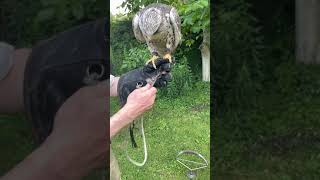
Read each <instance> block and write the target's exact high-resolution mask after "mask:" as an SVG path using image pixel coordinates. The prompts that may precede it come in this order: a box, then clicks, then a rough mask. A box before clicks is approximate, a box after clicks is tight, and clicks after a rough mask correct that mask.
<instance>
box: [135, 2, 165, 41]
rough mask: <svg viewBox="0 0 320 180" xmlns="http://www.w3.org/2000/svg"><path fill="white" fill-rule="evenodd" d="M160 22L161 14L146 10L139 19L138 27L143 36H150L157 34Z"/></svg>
mask: <svg viewBox="0 0 320 180" xmlns="http://www.w3.org/2000/svg"><path fill="white" fill-rule="evenodd" d="M161 21H162V18H161V12H160V11H159V10H158V9H156V8H150V9H147V10H146V11H145V12H144V13H142V17H141V18H140V19H139V25H140V28H141V31H142V33H143V35H144V36H151V35H153V34H154V33H155V32H157V30H158V29H159V27H160V24H161Z"/></svg>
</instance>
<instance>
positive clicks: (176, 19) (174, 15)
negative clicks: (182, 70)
mask: <svg viewBox="0 0 320 180" xmlns="http://www.w3.org/2000/svg"><path fill="white" fill-rule="evenodd" d="M170 23H171V25H172V27H173V32H174V47H175V48H176V47H178V45H179V43H180V42H181V19H180V16H179V14H178V12H177V10H176V9H175V8H174V7H173V8H172V9H171V11H170Z"/></svg>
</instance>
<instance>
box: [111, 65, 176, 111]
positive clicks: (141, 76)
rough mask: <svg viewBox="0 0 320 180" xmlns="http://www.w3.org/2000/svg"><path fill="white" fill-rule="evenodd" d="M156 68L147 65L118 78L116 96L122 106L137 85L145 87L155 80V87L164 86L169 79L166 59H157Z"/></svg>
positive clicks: (169, 67)
mask: <svg viewBox="0 0 320 180" xmlns="http://www.w3.org/2000/svg"><path fill="white" fill-rule="evenodd" d="M156 67H157V69H154V67H153V66H152V65H151V64H147V65H145V66H144V67H142V68H138V69H134V70H132V71H129V72H127V73H126V74H124V75H122V76H121V77H120V79H119V80H118V87H117V92H118V93H117V94H118V96H119V98H120V103H121V105H122V106H124V105H125V104H126V101H127V97H128V96H129V94H130V93H131V92H132V91H134V90H135V89H136V88H137V84H139V85H142V86H145V85H146V84H147V83H149V82H148V81H152V80H155V82H154V86H155V87H163V86H166V84H167V82H168V81H169V80H170V79H171V75H170V71H171V64H170V63H169V62H168V60H166V59H158V60H157V61H156ZM152 85H153V84H152Z"/></svg>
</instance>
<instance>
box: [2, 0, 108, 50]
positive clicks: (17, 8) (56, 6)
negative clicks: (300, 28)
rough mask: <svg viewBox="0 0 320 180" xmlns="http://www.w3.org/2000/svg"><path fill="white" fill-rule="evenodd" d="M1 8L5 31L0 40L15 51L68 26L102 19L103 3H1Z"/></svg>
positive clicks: (77, 0) (71, 0)
mask: <svg viewBox="0 0 320 180" xmlns="http://www.w3.org/2000/svg"><path fill="white" fill-rule="evenodd" d="M1 4H2V6H1V9H2V8H3V11H4V13H5V14H7V16H2V17H1V24H2V23H3V25H4V27H5V28H4V29H1V35H2V38H4V40H5V41H7V42H10V43H12V44H14V45H16V46H18V47H21V46H32V45H33V44H34V43H36V42H37V41H39V40H43V39H46V38H49V37H51V36H52V35H55V34H56V33H58V32H61V31H64V30H66V29H68V28H71V27H72V26H75V25H79V24H82V23H84V22H87V21H90V20H96V19H97V18H101V17H104V16H106V14H105V13H106V12H107V9H106V7H107V5H106V1H104V0H67V1H66V0H51V1H47V0H41V1H39V2H38V3H32V2H31V1H29V0H21V1H10V0H5V1H2V2H1ZM1 27H2V26H1Z"/></svg>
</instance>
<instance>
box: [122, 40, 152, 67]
mask: <svg viewBox="0 0 320 180" xmlns="http://www.w3.org/2000/svg"><path fill="white" fill-rule="evenodd" d="M123 55H124V58H123V60H122V66H121V72H127V71H129V70H132V69H136V68H138V67H142V66H143V65H144V64H145V62H146V60H147V59H149V58H150V51H149V50H148V49H147V46H146V45H140V46H138V47H134V48H131V49H129V50H127V49H126V48H124V50H123Z"/></svg>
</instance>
